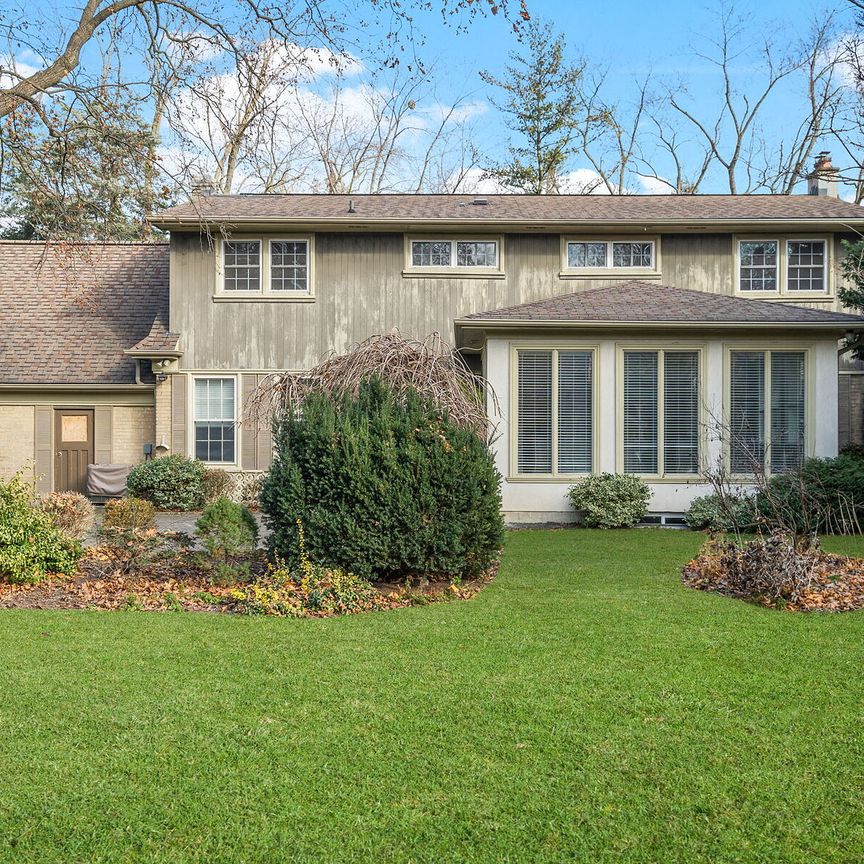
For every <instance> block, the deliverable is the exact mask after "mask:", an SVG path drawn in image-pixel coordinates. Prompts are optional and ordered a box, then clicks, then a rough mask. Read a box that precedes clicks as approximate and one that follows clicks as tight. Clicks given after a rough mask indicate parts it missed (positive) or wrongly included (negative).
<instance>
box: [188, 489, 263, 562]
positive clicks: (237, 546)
mask: <svg viewBox="0 0 864 864" xmlns="http://www.w3.org/2000/svg"><path fill="white" fill-rule="evenodd" d="M195 536H196V537H198V539H199V540H200V541H201V544H202V545H203V546H204V548H205V549H206V550H207V553H208V554H209V555H210V556H211V557H218V558H222V559H223V560H226V561H227V560H228V559H229V558H236V557H237V556H239V555H248V554H251V553H252V552H253V551H254V550H255V546H256V545H257V542H258V523H257V522H256V521H255V517H254V516H253V515H252V513H251V511H250V510H249V509H248V508H247V507H244V506H243V505H242V504H235V503H234V502H233V501H230V500H229V499H228V498H224V497H223V498H218V499H217V500H216V501H214V502H213V503H212V504H208V505H207V506H206V507H205V508H204V512H203V513H202V514H201V518H200V519H198V521H197V522H196V523H195Z"/></svg>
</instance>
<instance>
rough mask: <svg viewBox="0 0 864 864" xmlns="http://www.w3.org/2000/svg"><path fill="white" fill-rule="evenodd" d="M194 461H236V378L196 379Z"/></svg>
mask: <svg viewBox="0 0 864 864" xmlns="http://www.w3.org/2000/svg"><path fill="white" fill-rule="evenodd" d="M194 410H195V418H194V424H195V458H196V459H200V460H201V461H202V462H227V463H233V462H234V461H235V435H234V433H235V417H236V415H235V403H234V379H233V378H196V379H195V405H194Z"/></svg>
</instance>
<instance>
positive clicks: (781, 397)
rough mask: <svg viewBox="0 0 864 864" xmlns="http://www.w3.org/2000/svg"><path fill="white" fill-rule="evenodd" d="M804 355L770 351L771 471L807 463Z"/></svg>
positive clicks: (799, 352)
mask: <svg viewBox="0 0 864 864" xmlns="http://www.w3.org/2000/svg"><path fill="white" fill-rule="evenodd" d="M804 366H805V364H804V352H803V351H772V352H771V470H772V471H775V472H780V471H788V470H789V469H790V468H796V467H798V466H799V465H800V464H801V462H803V461H804Z"/></svg>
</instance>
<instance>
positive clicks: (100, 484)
mask: <svg viewBox="0 0 864 864" xmlns="http://www.w3.org/2000/svg"><path fill="white" fill-rule="evenodd" d="M131 468H132V466H131V465H88V466H87V494H88V495H99V496H103V497H105V498H122V497H123V496H124V495H125V494H126V478H127V477H128V476H129V470H130V469H131Z"/></svg>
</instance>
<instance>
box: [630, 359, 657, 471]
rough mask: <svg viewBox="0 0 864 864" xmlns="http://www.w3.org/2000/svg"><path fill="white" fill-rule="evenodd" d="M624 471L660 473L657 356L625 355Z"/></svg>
mask: <svg viewBox="0 0 864 864" xmlns="http://www.w3.org/2000/svg"><path fill="white" fill-rule="evenodd" d="M624 471H625V473H627V474H656V473H657V352H656V351H626V352H625V353H624Z"/></svg>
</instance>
